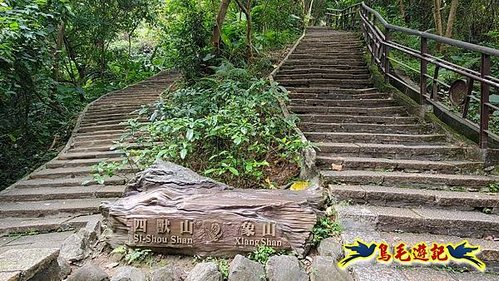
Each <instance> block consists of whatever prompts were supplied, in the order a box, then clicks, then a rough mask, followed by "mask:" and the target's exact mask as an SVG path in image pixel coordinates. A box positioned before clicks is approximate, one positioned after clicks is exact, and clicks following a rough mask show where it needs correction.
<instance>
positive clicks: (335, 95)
mask: <svg viewBox="0 0 499 281" xmlns="http://www.w3.org/2000/svg"><path fill="white" fill-rule="evenodd" d="M288 96H289V97H290V98H291V99H320V100H328V99H331V100H335V99H336V100H354V101H358V100H364V99H367V100H372V99H389V98H391V95H390V94H387V93H361V94H343V93H297V92H289V93H288Z"/></svg>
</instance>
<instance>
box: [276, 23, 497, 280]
mask: <svg viewBox="0 0 499 281" xmlns="http://www.w3.org/2000/svg"><path fill="white" fill-rule="evenodd" d="M363 52H364V49H363V46H362V41H361V38H360V37H359V36H358V35H357V34H355V33H347V32H338V31H333V30H330V29H327V28H310V29H308V30H307V32H306V35H305V37H304V38H303V39H302V40H301V42H300V43H299V44H298V45H297V47H296V48H295V49H294V50H293V52H292V53H291V54H290V55H289V57H288V59H287V60H286V62H285V63H284V64H283V65H282V67H281V68H280V69H279V71H278V72H277V74H276V76H275V80H276V81H278V82H279V83H280V84H281V85H282V86H284V87H286V88H287V89H288V90H289V91H290V99H291V102H290V106H289V109H290V111H292V112H293V113H295V114H296V115H297V116H298V117H299V118H300V121H301V122H300V123H299V127H300V129H301V130H302V131H303V133H304V134H305V136H306V137H307V138H308V139H309V140H310V141H312V142H313V143H314V145H315V146H316V147H317V161H316V164H317V167H318V169H319V174H320V179H321V182H322V184H323V186H324V187H325V188H327V189H328V191H329V192H330V194H331V195H332V196H333V197H334V198H335V199H336V201H337V202H347V203H342V204H339V205H338V206H337V208H336V209H337V211H338V214H339V219H340V221H341V223H342V225H343V227H344V229H345V231H344V232H343V238H344V241H345V242H352V241H353V240H354V239H355V238H356V237H361V238H363V239H365V240H367V241H373V240H377V241H381V240H384V241H387V242H390V243H395V242H396V241H404V242H406V243H410V242H414V243H415V242H423V241H438V242H445V243H448V242H457V241H461V240H462V239H470V243H473V244H478V245H480V246H481V247H482V255H481V257H482V258H483V259H484V260H485V261H486V263H487V265H488V266H489V270H491V268H493V267H494V264H495V265H497V264H499V215H498V213H499V194H494V193H487V192H486V191H488V187H489V185H490V184H493V183H498V182H499V178H498V177H494V176H491V175H487V174H486V173H485V172H484V171H483V166H484V162H483V160H482V159H481V158H480V157H479V153H478V152H477V151H478V150H477V147H475V146H474V145H470V144H465V143H461V142H459V141H457V140H455V139H453V138H451V137H449V134H446V133H445V132H444V131H443V130H442V129H439V128H437V127H436V126H435V125H433V124H429V123H425V122H424V121H421V120H419V119H418V118H416V117H415V116H411V115H410V114H409V113H408V112H407V110H406V109H405V108H404V107H403V106H401V105H400V104H399V103H398V102H397V101H396V100H395V99H394V98H393V96H392V94H389V93H382V92H379V91H378V90H377V89H376V88H374V87H373V83H372V81H371V79H370V76H371V75H370V73H369V69H368V67H367V65H366V63H365V61H364V58H363ZM480 191H482V192H480ZM367 268H368V267H362V268H360V267H359V268H357V272H358V276H360V275H362V273H360V272H361V271H362V270H368V269H367ZM390 270H392V269H390ZM390 270H388V269H387V271H390ZM393 270H396V269H393ZM496 270H497V268H496ZM375 271H376V270H374V269H373V272H375ZM378 271H379V270H378ZM393 274H395V275H393V276H399V277H400V276H405V277H406V275H403V274H402V275H397V274H401V273H400V272H398V271H397V272H395V273H393ZM393 276H392V277H393ZM497 277H498V278H499V276H497ZM366 280H367V279H366ZM371 280H372V279H371ZM376 280H385V279H383V278H382V277H380V279H376ZM386 280H399V279H398V277H397V278H395V277H393V278H387V279H386ZM400 280H406V278H400ZM411 280H412V279H411ZM449 280H454V279H449ZM478 280H480V279H478ZM482 280H485V279H482Z"/></svg>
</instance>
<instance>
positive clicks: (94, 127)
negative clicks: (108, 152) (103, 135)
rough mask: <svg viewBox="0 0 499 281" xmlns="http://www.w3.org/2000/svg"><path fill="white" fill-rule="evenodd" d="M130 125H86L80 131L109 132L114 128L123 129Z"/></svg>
mask: <svg viewBox="0 0 499 281" xmlns="http://www.w3.org/2000/svg"><path fill="white" fill-rule="evenodd" d="M127 127H128V124H123V123H121V124H120V123H118V124H106V125H95V124H92V125H85V126H81V127H80V128H79V129H78V133H91V132H109V131H113V130H123V129H125V128H127Z"/></svg>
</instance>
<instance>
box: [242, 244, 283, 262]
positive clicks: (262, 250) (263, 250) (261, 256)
mask: <svg viewBox="0 0 499 281" xmlns="http://www.w3.org/2000/svg"><path fill="white" fill-rule="evenodd" d="M276 254H278V252H277V251H276V250H275V249H274V248H272V247H269V246H259V247H258V248H257V249H256V250H254V251H253V252H252V253H251V254H250V255H249V259H251V260H254V261H256V262H259V263H261V264H266V263H267V261H268V260H269V258H270V257H271V256H273V255H276Z"/></svg>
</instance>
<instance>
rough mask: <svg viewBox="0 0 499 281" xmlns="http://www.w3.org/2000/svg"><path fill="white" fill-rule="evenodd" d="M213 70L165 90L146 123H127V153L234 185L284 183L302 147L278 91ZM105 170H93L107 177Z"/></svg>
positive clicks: (239, 73) (230, 70)
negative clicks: (137, 145)
mask: <svg viewBox="0 0 499 281" xmlns="http://www.w3.org/2000/svg"><path fill="white" fill-rule="evenodd" d="M215 72H216V73H215V74H214V75H212V76H208V77H206V78H203V79H201V80H200V81H199V82H198V83H196V84H195V85H194V86H192V87H186V88H182V89H179V90H177V91H175V92H172V93H166V95H165V97H164V99H163V100H162V101H161V102H159V103H158V104H157V106H156V110H155V111H154V112H153V113H152V115H151V116H150V119H151V120H152V122H150V123H146V124H141V123H139V122H138V121H137V120H131V121H130V122H129V124H130V131H129V133H128V134H126V135H125V136H124V138H123V140H126V139H130V138H131V139H134V140H135V141H136V142H139V143H140V144H141V148H140V149H128V150H127V153H128V154H129V155H130V157H131V158H133V160H134V161H133V162H134V163H135V164H137V165H138V166H139V167H147V166H149V165H151V164H152V163H153V162H154V161H155V160H158V159H162V160H168V161H172V162H176V163H178V164H181V165H184V166H187V167H189V168H192V169H194V170H196V171H198V172H202V173H204V174H205V175H207V176H211V177H213V178H216V179H218V180H222V181H224V182H227V183H229V184H233V185H235V186H238V187H257V186H271V185H273V183H272V181H276V182H277V183H278V184H284V183H286V182H287V181H288V180H289V179H290V178H291V177H294V176H295V175H296V174H297V172H298V165H297V163H298V162H299V159H300V153H301V150H302V149H303V148H304V147H305V146H306V145H308V144H306V143H303V142H302V140H301V139H300V138H299V136H298V135H297V134H296V132H295V131H294V120H289V119H285V118H284V117H283V116H282V112H281V109H280V107H279V104H278V98H282V99H286V93H285V91H284V90H283V89H282V88H281V87H279V86H278V85H277V84H275V83H272V84H271V83H270V82H268V81H266V80H263V79H255V78H252V77H251V76H250V75H249V74H248V72H247V71H246V70H244V69H239V68H235V67H233V66H232V65H230V64H228V63H224V64H222V65H221V66H220V67H217V68H215ZM104 167H106V166H102V165H101V166H99V167H98V168H100V170H101V171H102V172H103V171H105V173H104V174H105V175H108V176H112V175H113V174H112V173H109V169H105V168H104ZM273 176H275V178H273ZM269 177H270V178H269Z"/></svg>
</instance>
